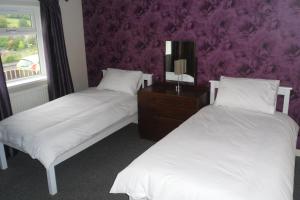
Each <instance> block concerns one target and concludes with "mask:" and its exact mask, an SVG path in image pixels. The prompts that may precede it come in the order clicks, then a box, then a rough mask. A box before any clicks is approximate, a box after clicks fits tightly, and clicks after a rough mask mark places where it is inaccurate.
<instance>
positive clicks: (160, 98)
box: [139, 93, 198, 110]
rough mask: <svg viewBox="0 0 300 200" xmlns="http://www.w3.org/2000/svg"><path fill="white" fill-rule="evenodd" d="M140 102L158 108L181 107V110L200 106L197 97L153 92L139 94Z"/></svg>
mask: <svg viewBox="0 0 300 200" xmlns="http://www.w3.org/2000/svg"><path fill="white" fill-rule="evenodd" d="M139 104H140V105H143V104H144V105H147V106H152V107H156V108H163V107H168V108H171V109H172V108H179V109H181V110H195V109H197V107H198V102H197V99H196V98H190V97H182V96H174V95H159V94H158V95H153V94H151V93H144V94H141V95H139Z"/></svg>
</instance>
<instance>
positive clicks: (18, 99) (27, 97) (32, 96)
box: [9, 84, 49, 114]
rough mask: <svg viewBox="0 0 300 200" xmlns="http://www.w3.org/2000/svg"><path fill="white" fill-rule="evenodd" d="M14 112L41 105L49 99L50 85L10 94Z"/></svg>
mask: <svg viewBox="0 0 300 200" xmlns="http://www.w3.org/2000/svg"><path fill="white" fill-rule="evenodd" d="M9 96H10V101H11V106H12V110H13V113H14V114H16V113H18V112H21V111H24V110H27V109H30V108H33V107H36V106H39V105H41V104H44V103H46V102H48V101H49V96H48V86H47V85H46V84H44V85H41V86H36V87H33V88H30V89H25V90H22V91H18V92H11V93H10V94H9Z"/></svg>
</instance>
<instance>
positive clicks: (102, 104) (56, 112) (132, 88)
mask: <svg viewBox="0 0 300 200" xmlns="http://www.w3.org/2000/svg"><path fill="white" fill-rule="evenodd" d="M104 72H105V74H104V75H105V76H104V78H103V79H102V81H101V83H100V84H99V86H98V87H94V88H89V89H87V90H84V91H81V92H76V93H73V94H69V95H66V96H64V97H61V98H58V99H56V100H54V101H51V102H49V103H46V104H44V105H41V106H38V107H35V108H32V109H30V110H27V111H24V112H21V113H18V114H15V115H13V116H11V117H9V118H7V119H5V120H3V121H1V122H0V167H1V168H2V169H6V168H7V162H6V157H5V152H4V148H3V144H5V145H8V146H10V147H13V148H16V149H18V150H20V151H22V152H25V153H27V154H29V155H30V156H31V157H32V158H33V159H38V160H39V161H40V162H41V163H42V164H43V166H44V167H45V168H46V171H47V179H48V188H49V192H50V194H52V195H54V194H56V193H57V185H56V177H55V169H54V168H55V166H56V165H57V164H59V163H61V162H63V161H64V160H66V159H68V158H70V157H72V156H74V155H75V154H77V153H79V152H80V151H82V150H84V149H86V148H87V147H89V146H91V145H93V144H95V143H96V142H98V141H100V140H101V139H103V138H105V137H107V136H108V135H110V134H112V133H114V132H115V131H117V130H119V129H121V128H122V127H124V126H126V125H127V124H129V123H136V122H137V95H136V93H137V91H138V90H139V88H140V87H141V86H144V81H147V84H149V85H151V82H152V75H150V74H143V73H142V72H138V71H126V70H118V69H110V68H109V69H107V71H104Z"/></svg>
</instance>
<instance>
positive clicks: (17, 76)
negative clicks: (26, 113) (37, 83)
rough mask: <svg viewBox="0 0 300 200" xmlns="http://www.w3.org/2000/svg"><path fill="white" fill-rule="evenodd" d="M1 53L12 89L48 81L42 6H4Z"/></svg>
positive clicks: (0, 26) (0, 21) (1, 11)
mask: <svg viewBox="0 0 300 200" xmlns="http://www.w3.org/2000/svg"><path fill="white" fill-rule="evenodd" d="M0 52H1V59H2V63H3V69H4V74H5V77H6V81H7V83H8V85H9V83H13V84H14V85H15V84H21V83H24V80H29V81H32V80H36V79H41V78H45V77H46V71H45V60H44V48H43V39H42V30H41V20H40V10H39V6H18V5H14V6H7V5H1V4H0Z"/></svg>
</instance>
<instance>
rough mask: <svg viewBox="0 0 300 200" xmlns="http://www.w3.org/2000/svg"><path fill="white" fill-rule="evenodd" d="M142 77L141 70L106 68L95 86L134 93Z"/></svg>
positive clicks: (101, 88)
mask: <svg viewBox="0 0 300 200" xmlns="http://www.w3.org/2000/svg"><path fill="white" fill-rule="evenodd" d="M142 78H143V73H142V72H141V71H130V70H121V69H113V68H108V69H107V70H106V72H105V74H104V76H103V78H102V80H101V82H100V84H99V85H98V86H97V88H98V89H99V90H112V91H118V92H124V93H128V94H131V95H136V93H137V91H138V90H139V88H140V86H141V80H142Z"/></svg>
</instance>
